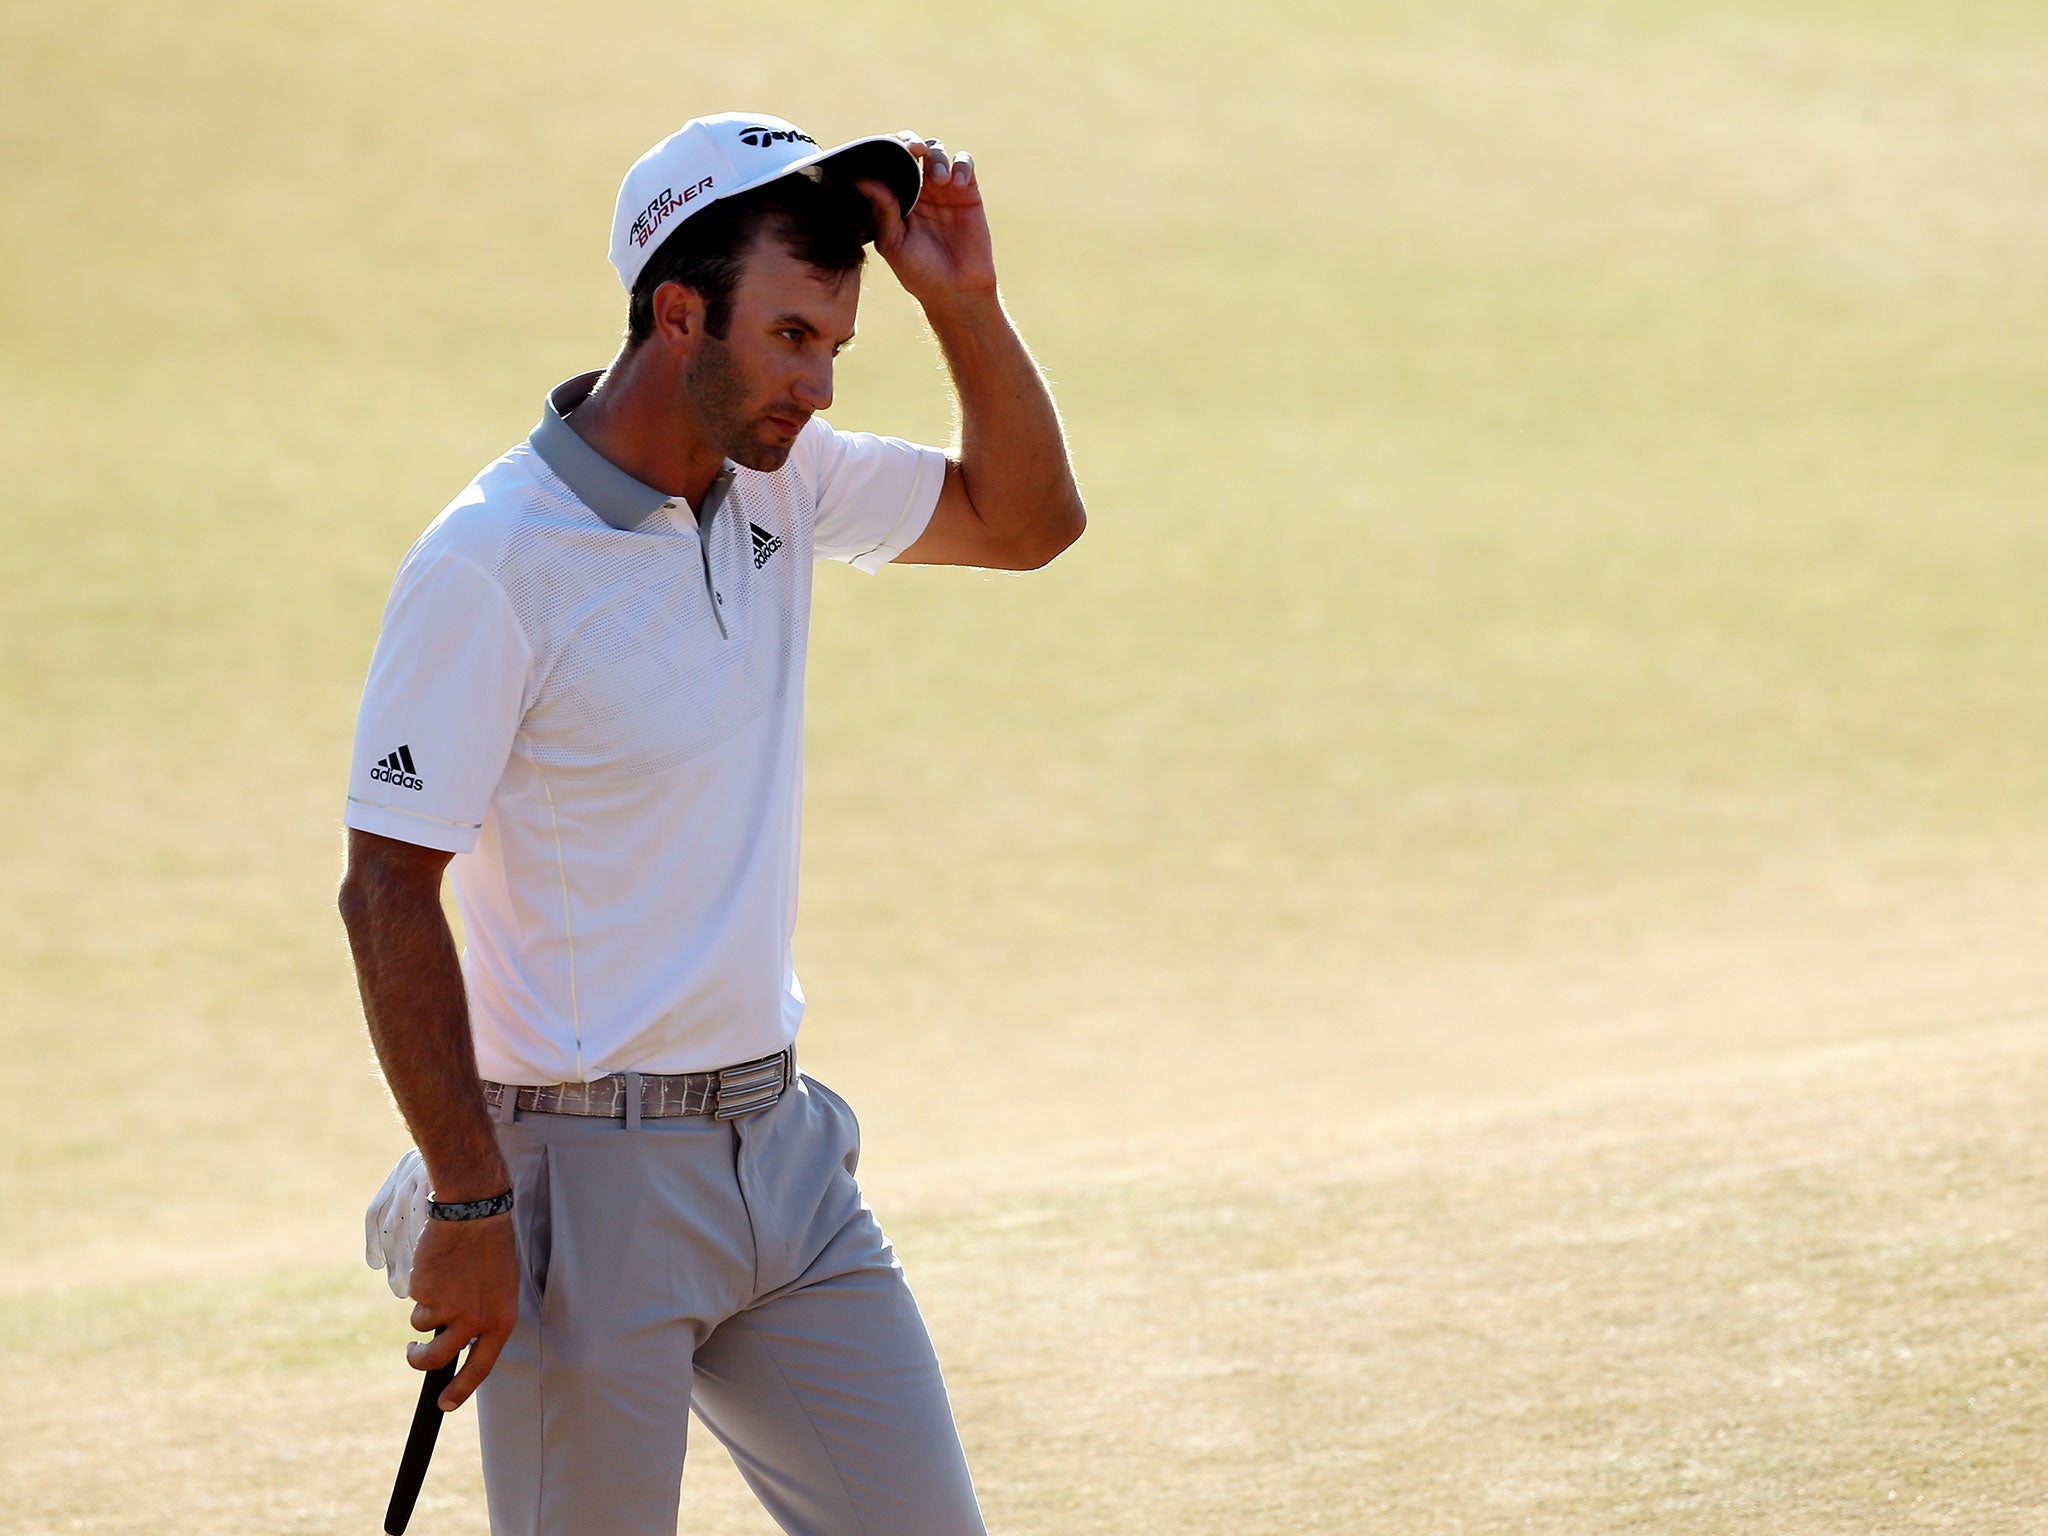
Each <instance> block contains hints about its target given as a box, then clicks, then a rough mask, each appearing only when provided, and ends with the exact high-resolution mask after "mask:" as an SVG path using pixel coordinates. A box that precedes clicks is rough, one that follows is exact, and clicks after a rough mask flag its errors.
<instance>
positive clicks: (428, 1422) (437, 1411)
mask: <svg viewBox="0 0 2048 1536" xmlns="http://www.w3.org/2000/svg"><path fill="white" fill-rule="evenodd" d="M437 1331H438V1330H437ZM454 1379H455V1360H453V1359H451V1360H450V1361H449V1362H448V1363H447V1364H446V1365H437V1366H435V1367H434V1369H432V1370H431V1371H429V1372H427V1375H426V1379H425V1380H424V1381H422V1382H421V1383H420V1400H419V1401H418V1402H417V1403H415V1404H414V1405H413V1410H412V1428H411V1429H410V1430H409V1431H407V1433H406V1436H405V1454H404V1455H402V1456H400V1457H399V1458H398V1476H397V1478H396V1479H394V1480H393V1482H392V1484H391V1503H390V1505H389V1506H388V1507H387V1508H386V1509H385V1511H384V1529H385V1531H386V1533H387V1536H403V1532H404V1530H405V1527H406V1522H407V1521H409V1520H411V1519H412V1507H413V1505H414V1504H416V1503H418V1502H419V1496H420V1485H421V1484H423V1483H424V1482H426V1480H427V1463H428V1462H430V1461H432V1460H433V1459H434V1441H435V1439H436V1438H437V1437H438V1436H439V1435H440V1433H441V1421H442V1420H443V1419H445V1418H446V1417H447V1415H446V1414H445V1413H443V1412H442V1411H441V1405H440V1403H439V1402H438V1401H436V1399H438V1398H439V1397H440V1395H441V1394H442V1393H443V1392H445V1391H446V1390H447V1389H448V1383H449V1382H451V1381H453V1380H454Z"/></svg>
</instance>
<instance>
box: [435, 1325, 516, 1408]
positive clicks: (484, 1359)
mask: <svg viewBox="0 0 2048 1536" xmlns="http://www.w3.org/2000/svg"><path fill="white" fill-rule="evenodd" d="M505 1338H506V1335H504V1334H502V1333H498V1334H491V1333H487V1334H484V1335H483V1336H482V1337H480V1338H479V1339H478V1340H477V1341H476V1345H475V1347H474V1348H472V1349H471V1350H470V1352H469V1358H468V1359H467V1360H465V1361H463V1362H462V1369H461V1370H459V1371H457V1372H456V1373H455V1379H454V1380H453V1381H451V1382H449V1383H448V1389H447V1390H446V1391H445V1392H443V1393H442V1394H441V1396H440V1398H439V1402H440V1404H441V1411H442V1412H443V1413H453V1412H454V1411H455V1410H456V1409H457V1408H460V1407H461V1406H462V1405H463V1404H464V1403H465V1402H467V1401H468V1400H469V1394H470V1393H472V1392H474V1391H475V1390H476V1389H477V1387H478V1386H479V1385H481V1384H482V1382H483V1379H484V1378H485V1377H486V1376H488V1375H490V1374H491V1367H492V1366H494V1365H496V1364H497V1363H498V1351H499V1350H501V1349H503V1348H504V1347H505Z"/></svg>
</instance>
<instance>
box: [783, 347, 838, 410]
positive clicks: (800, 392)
mask: <svg viewBox="0 0 2048 1536" xmlns="http://www.w3.org/2000/svg"><path fill="white" fill-rule="evenodd" d="M790 393H791V394H793V395H794V396H795V397H796V401H797V404H799V405H801V406H803V407H804V408H805V409H806V410H810V411H826V410H830V409H831V408H832V359H831V358H830V357H827V358H826V359H825V360H824V361H823V362H821V363H818V364H815V365H813V366H812V367H810V368H807V369H805V371H804V372H802V373H800V374H798V375H797V379H796V384H795V387H794V388H793V389H791V391H790Z"/></svg>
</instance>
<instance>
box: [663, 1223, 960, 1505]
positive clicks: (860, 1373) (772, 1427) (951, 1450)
mask: <svg viewBox="0 0 2048 1536" xmlns="http://www.w3.org/2000/svg"><path fill="white" fill-rule="evenodd" d="M862 1217H863V1219H864V1222H865V1225H866V1226H867V1227H868V1228H869V1229H871V1230H872V1248H873V1252H874V1262H872V1263H869V1264H866V1265H864V1266H862V1267H858V1268H853V1269H848V1270H842V1271H839V1272H837V1273H833V1274H831V1275H830V1276H829V1277H827V1278H823V1279H818V1280H814V1281H811V1282H809V1283H806V1284H801V1285H798V1286H795V1287H792V1288H791V1289H789V1290H787V1291H784V1292H782V1293H781V1294H779V1295H777V1296H775V1297H773V1298H772V1299H770V1300H768V1301H765V1302H763V1303H761V1304H760V1305H758V1306H755V1307H752V1308H750V1309H748V1310H747V1311H744V1312H740V1313H738V1314H736V1315H735V1316H733V1317H730V1318H727V1319H726V1320H725V1321H724V1322H723V1323H721V1324H719V1325H718V1327H717V1329H716V1330H715V1331H714V1332H713V1333H712V1335H711V1337H710V1338H709V1339H707V1340H705V1341H704V1343H703V1344H702V1345H700V1346H699V1348H698V1350H697V1353H696V1359H695V1367H696V1386H695V1392H694V1397H693V1400H694V1402H695V1405H696V1409H697V1414H698V1416H699V1417H700V1418H702V1419H703V1421H704V1424H705V1427H706V1428H708V1429H709V1430H710V1431H711V1432H712V1433H713V1434H714V1435H716V1436H717V1437H718V1438H719V1440H720V1441H722V1442H723V1443H724V1445H725V1447H726V1449H727V1450H728V1451H730V1452H731V1453H732V1458H733V1460H734V1462H735V1463H736V1464H737V1465H738V1467H739V1469H740V1472H741V1474H742V1475H743V1476H744V1477H745V1478H746V1480H747V1482H748V1484H749V1486H751V1487H752V1488H753V1490H754V1494H755V1496H756V1497H757V1498H759V1499H760V1500H761V1502H762V1504H764V1505H765V1506H766V1507H767V1509H768V1512H769V1513H770V1514H772V1515H773V1516H774V1517H775V1519H776V1522H777V1523H778V1524H779V1525H781V1527H782V1528H783V1530H785V1531H787V1532H790V1533H791V1536H983V1533H984V1532H985V1530H986V1527H985V1526H984V1525H983V1524H982V1519H981V1511H980V1508H979V1507H978V1505H977V1504H976V1502H975V1498H974V1487H973V1484H972V1482H971V1481H970V1480H969V1478H968V1473H967V1458H966V1456H965V1455H964V1454H963V1453H962V1451H961V1448H960V1436H959V1432H958V1431H957V1430H956V1429H955V1427H954V1424H953V1410H952V1405H951V1404H950V1403H949V1402H948V1401H947V1399H946V1384H945V1382H944V1380H943V1379H942V1378H941V1376H940V1374H939V1362H938V1358H937V1356H936V1355H935V1354H934V1353H933V1350H932V1343H931V1337H930V1335H929V1334H928V1333H927V1332H926V1330H925V1325H924V1319H923V1318H922V1317H921V1316H920V1315H919V1313H918V1310H917V1303H916V1301H915V1300H914V1299H913V1298H912V1296H911V1294H910V1288H909V1287H908V1286H907V1285H906V1284H904V1281H903V1273H902V1271H901V1270H900V1269H898V1268H897V1267H896V1266H895V1265H894V1264H893V1263H892V1262H890V1260H889V1258H888V1254H887V1248H886V1245H885V1244H884V1243H882V1241H881V1233H880V1230H879V1228H876V1227H874V1218H873V1217H872V1216H871V1215H867V1213H865V1212H863V1213H862ZM846 1235H847V1236H851V1235H853V1234H846Z"/></svg>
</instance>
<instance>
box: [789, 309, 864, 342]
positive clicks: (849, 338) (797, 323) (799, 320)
mask: <svg viewBox="0 0 2048 1536" xmlns="http://www.w3.org/2000/svg"><path fill="white" fill-rule="evenodd" d="M791 327H795V328H796V329H797V330H799V331H802V332H803V333H804V334H805V335H806V336H822V335H824V332H823V331H820V330H819V329H818V328H817V327H816V326H815V325H813V324H811V322H810V321H808V320H806V319H805V318H804V317H803V316H802V315H797V314H788V315H778V316H777V317H776V319H775V323H774V325H773V327H772V329H774V330H778V331H782V330H788V329H790V328H791ZM858 334H859V332H858V330H857V329H856V330H852V331H848V332H847V333H846V334H845V335H844V336H842V337H840V339H839V340H838V342H836V343H835V345H837V346H842V347H850V346H852V345H853V338H854V337H855V336H856V335H858Z"/></svg>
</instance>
